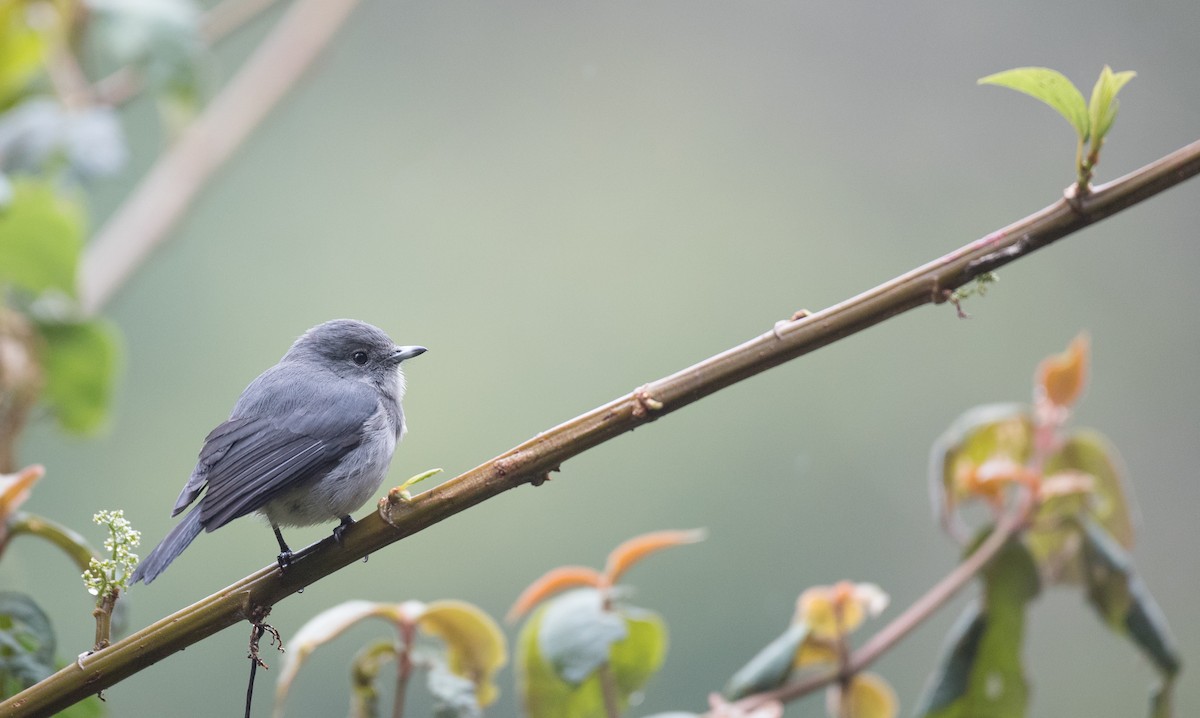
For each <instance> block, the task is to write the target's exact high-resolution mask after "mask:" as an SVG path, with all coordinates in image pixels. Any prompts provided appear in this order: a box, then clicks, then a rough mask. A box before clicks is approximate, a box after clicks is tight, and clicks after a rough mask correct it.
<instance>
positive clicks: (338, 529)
mask: <svg viewBox="0 0 1200 718" xmlns="http://www.w3.org/2000/svg"><path fill="white" fill-rule="evenodd" d="M353 525H354V519H352V518H350V517H349V516H343V517H342V522H341V523H340V524H338V525H337V526H334V527H333V540H334V541H337V542H338V546H341V545H342V538H343V537H344V536H345V535H346V530H347V529H349V528H350V527H351V526H353Z"/></svg>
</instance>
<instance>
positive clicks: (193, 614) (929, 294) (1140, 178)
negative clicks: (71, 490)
mask: <svg viewBox="0 0 1200 718" xmlns="http://www.w3.org/2000/svg"><path fill="white" fill-rule="evenodd" d="M310 1H313V0H310ZM315 1H316V2H331V1H332V0H315ZM1198 172H1200V141H1197V142H1194V143H1192V144H1190V145H1188V146H1186V147H1184V148H1182V149H1180V150H1177V151H1175V152H1173V153H1171V154H1170V155H1168V156H1167V157H1164V158H1162V159H1160V160H1158V161H1156V162H1154V163H1152V164H1150V165H1147V166H1146V167H1143V168H1142V169H1140V170H1138V171H1137V172H1134V173H1132V174H1130V175H1127V176H1126V177H1124V178H1122V179H1120V180H1116V181H1115V182H1111V183H1109V184H1107V185H1104V186H1102V187H1098V188H1096V189H1095V190H1094V191H1093V192H1092V193H1091V194H1089V195H1088V196H1087V197H1086V198H1084V199H1083V200H1082V201H1080V202H1079V204H1078V206H1074V207H1073V206H1069V205H1068V204H1067V202H1066V201H1065V200H1059V201H1058V202H1055V203H1054V204H1053V205H1051V206H1049V207H1047V208H1045V209H1043V210H1041V211H1040V212H1037V213H1036V214H1033V215H1030V216H1029V217H1026V218H1025V219H1023V220H1021V221H1019V222H1016V223H1014V224H1012V225H1010V226H1008V227H1006V228H1005V229H1003V230H1000V231H998V232H994V233H992V234H990V235H988V236H986V237H984V238H982V239H979V240H976V241H974V242H971V243H970V244H968V245H966V246H964V247H961V248H960V249H957V250H955V251H953V252H951V253H949V254H947V255H945V256H943V257H941V258H939V259H937V260H935V261H933V262H930V263H929V264H926V265H924V266H922V267H918V268H917V269H914V270H912V271H910V272H908V273H906V274H904V275H902V276H900V277H897V278H895V279H893V280H891V281H889V282H886V283H884V284H881V285H879V286H878V287H875V288H874V289H871V290H869V291H867V292H864V293H862V294H860V295H858V296H856V297H853V298H851V299H847V300H846V301H844V302H842V303H840V304H837V305H835V306H833V307H830V308H828V309H825V310H822V311H820V312H817V313H815V314H811V315H808V316H804V317H800V318H798V319H795V320H785V321H783V322H780V323H779V324H778V325H776V326H775V327H773V328H771V329H768V330H767V331H766V332H765V333H763V334H762V335H760V336H758V337H755V338H754V339H751V340H750V341H748V342H745V343H743V344H741V345H739V346H736V347H733V348H731V349H728V350H726V351H724V352H722V353H720V354H718V355H716V356H713V357H710V358H708V359H706V360H704V361H702V362H700V363H698V364H696V365H694V366H691V367H688V368H687V369H684V370H682V371H679V372H676V373H675V374H672V375H671V376H668V377H665V378H663V379H660V380H658V381H655V382H651V383H650V384H646V385H644V386H643V387H641V388H639V389H638V390H637V391H636V392H630V393H629V394H626V395H625V396H622V397H620V398H618V399H616V400H614V401H611V402H609V403H608V404H605V405H604V406H601V407H598V408H596V409H593V410H592V411H589V412H587V413H586V414H583V415H581V416H578V417H576V418H574V419H571V420H570V421H567V422H564V423H562V424H560V425H558V426H556V427H554V428H552V429H549V430H547V431H544V432H542V433H540V434H538V435H536V436H535V437H533V438H532V439H530V440H528V441H526V442H525V443H523V444H521V445H520V446H517V447H516V448H514V449H511V450H509V451H508V452H506V453H504V454H502V455H501V456H498V457H496V458H495V459H492V460H491V461H488V462H486V463H484V464H481V465H480V466H478V467H476V468H474V469H471V470H470V471H467V472H466V473H464V474H461V475H459V476H457V477H455V478H453V479H450V480H449V481H447V482H445V483H444V484H441V485H440V486H436V487H434V488H432V489H430V490H429V491H426V492H424V493H422V494H419V495H417V496H415V497H413V498H412V499H405V498H404V497H403V495H402V492H400V491H393V492H389V494H388V497H387V498H386V499H384V500H383V501H381V502H380V504H381V505H380V508H379V511H376V512H372V513H371V514H369V515H367V516H364V517H363V518H361V519H360V520H359V521H357V522H355V523H354V525H353V526H351V527H350V528H349V529H348V530H347V531H346V533H345V534H344V535H343V536H342V541H341V543H340V544H339V543H338V542H337V541H335V540H334V539H333V538H332V537H330V538H327V539H325V540H324V541H321V542H320V543H319V544H316V545H315V546H314V547H312V548H311V550H306V551H305V552H304V557H303V558H302V559H301V560H299V561H297V562H296V563H294V564H292V566H291V567H290V568H289V569H288V571H287V572H286V573H281V572H280V570H279V568H278V566H276V565H275V564H271V565H269V566H267V567H265V568H262V569H260V570H259V571H257V572H255V573H253V574H251V575H249V576H247V577H246V578H243V579H242V580H240V581H238V582H237V583H234V584H233V585H232V586H229V587H227V588H225V589H222V590H221V591H219V592H217V593H216V594H214V595H212V596H210V597H208V598H206V599H204V600H202V601H199V602H197V603H196V604H194V605H192V606H189V607H187V608H185V609H183V610H181V611H179V612H177V613H175V614H173V615H171V616H168V617H166V618H163V619H160V620H159V621H157V622H155V623H153V624H151V625H150V626H147V627H146V628H143V629H142V630H140V631H138V632H136V633H134V634H133V635H131V636H129V637H127V638H125V639H123V640H121V641H118V642H117V643H114V644H113V645H112V646H109V648H108V649H107V650H105V651H103V652H102V653H100V654H97V656H96V657H95V658H93V660H92V661H90V662H89V665H88V667H87V669H86V670H82V671H81V670H78V669H77V667H76V666H74V665H72V666H68V667H67V668H66V669H64V670H61V671H59V672H58V673H55V674H54V675H52V676H50V677H49V678H47V679H46V680H44V681H42V682H40V683H38V684H36V685H34V686H31V687H30V688H28V689H26V690H25V691H23V692H21V693H20V694H18V695H16V696H13V697H11V698H9V699H8V700H6V701H5V702H3V703H0V715H4V716H12V718H21V717H24V716H46V715H52V714H53V713H54V712H56V711H59V710H62V709H63V708H66V707H67V706H69V705H71V704H73V703H75V702H76V701H79V700H81V699H83V698H85V697H87V696H88V695H90V694H92V693H95V692H96V691H98V690H101V689H103V688H106V687H108V686H111V685H113V684H115V683H118V682H120V681H122V680H124V679H125V678H127V677H129V676H130V675H133V674H134V673H136V672H138V671H140V670H142V669H143V668H146V667H147V666H150V665H153V664H154V663H156V662H158V661H160V660H162V659H163V658H166V657H167V656H169V655H171V654H172V653H175V652H176V651H181V650H183V649H184V648H186V647H187V646H190V645H192V644H194V643H197V642H198V641H201V640H204V639H205V638H207V637H208V636H210V635H212V634H214V633H216V632H217V631H220V630H222V629H224V628H227V627H228V626H231V625H233V624H234V623H237V622H238V621H241V620H243V619H244V618H245V617H246V616H248V615H250V611H251V608H252V607H253V606H258V605H274V604H276V603H278V602H279V601H280V600H282V599H284V598H286V597H287V596H290V595H291V594H294V593H296V592H297V591H299V590H300V589H302V588H304V587H305V586H309V585H312V584H313V583H315V582H316V581H319V580H321V579H322V578H324V577H326V576H328V575H329V574H331V573H333V572H334V571H337V570H338V569H341V568H343V567H345V566H348V565H350V564H351V563H354V562H356V561H358V560H359V559H361V558H363V557H364V556H367V555H369V554H372V553H375V552H378V551H380V550H381V549H383V548H384V547H385V546H388V545H389V544H392V543H395V542H396V541H399V540H400V539H402V538H405V537H407V536H410V535H412V534H414V533H417V532H418V531H421V530H423V529H425V528H428V527H429V526H432V525H433V524H435V523H438V522H440V521H442V520H444V519H446V518H449V517H450V516H453V515H455V514H457V513H459V512H461V511H464V510H466V509H468V508H470V507H472V506H474V505H476V504H478V503H481V502H483V501H486V500H488V499H490V498H492V497H494V496H497V495H499V494H501V493H504V492H505V491H508V490H510V489H513V488H516V487H517V486H520V485H522V484H526V483H533V482H537V481H541V480H542V479H543V478H544V477H545V475H546V472H548V471H552V470H555V469H557V468H558V467H559V466H560V465H561V464H562V463H563V462H565V461H566V460H567V459H569V458H571V457H574V456H577V455H579V454H581V453H583V452H585V451H587V450H588V449H590V448H592V447H595V446H597V445H599V444H602V443H604V442H606V441H608V440H610V439H613V438H615V437H617V436H620V435H621V434H624V433H625V432H627V431H632V430H633V429H635V428H637V427H639V426H642V425H643V424H645V423H647V422H650V421H653V420H654V419H656V418H659V417H662V416H666V415H667V414H669V413H671V412H674V411H677V410H679V409H681V408H683V407H685V406H687V405H688V404H691V403H692V402H694V401H698V400H700V399H702V398H704V397H705V396H708V395H709V394H713V393H715V392H717V391H719V390H720V389H723V388H725V387H727V386H729V385H731V384H734V383H737V382H739V381H741V380H743V379H746V378H748V377H751V376H754V375H756V374H759V373H761V372H764V371H766V370H767V369H770V368H771V367H774V366H777V365H779V364H782V363H784V362H786V361H789V360H791V359H794V358H796V357H798V356H801V355H804V354H807V353H809V352H811V351H814V350H816V349H819V348H821V347H823V346H825V345H827V344H830V343H833V342H835V341H837V340H839V339H842V338H844V337H847V336H850V335H852V334H855V333H857V332H860V331H862V330H863V329H866V328H867V327H870V326H873V325H875V324H878V323H880V322H883V321H884V320H887V319H889V318H891V317H894V316H896V315H898V314H900V313H902V312H904V311H906V310H908V309H912V308H914V307H917V306H921V305H923V304H929V303H939V302H942V301H944V300H945V296H944V294H943V291H944V290H947V289H949V290H951V291H953V290H954V289H957V288H958V287H960V286H962V285H963V284H965V283H966V282H969V281H971V280H972V279H974V278H975V277H976V276H977V274H975V273H972V271H971V269H970V265H971V263H972V262H974V261H975V260H977V259H979V258H980V257H984V256H987V255H991V254H993V253H996V252H1002V251H1004V250H1005V249H1006V248H1007V247H1010V246H1013V245H1015V244H1017V243H1018V242H1021V243H1022V244H1021V246H1022V247H1023V250H1022V251H1020V252H1018V253H1015V254H1013V255H1012V256H1006V257H1005V262H1008V261H1013V260H1015V259H1018V258H1020V257H1023V256H1025V255H1027V254H1028V253H1029V252H1032V251H1034V250H1036V249H1038V248H1040V247H1044V246H1046V245H1047V244H1049V243H1051V242H1053V241H1055V240H1057V239H1060V238H1062V237H1064V236H1066V235H1068V234H1070V233H1072V232H1075V231H1078V230H1079V229H1081V228H1083V227H1085V226H1087V225H1089V224H1091V223H1092V222H1095V221H1098V220H1100V219H1103V218H1104V217H1107V216H1109V215H1112V214H1114V213H1116V212H1118V211H1120V210H1122V209H1124V208H1126V207H1129V206H1131V205H1133V204H1136V203H1137V202H1139V201H1141V200H1143V199H1146V198H1147V197H1150V196H1152V195H1154V194H1157V193H1159V192H1162V191H1164V190H1166V189H1167V188H1169V187H1172V186H1174V185H1176V184H1179V183H1180V182H1183V181H1184V180H1186V179H1188V178H1189V177H1192V176H1194V175H1196V174H1197V173H1198ZM993 268H994V267H993ZM997 540H999V539H997ZM989 547H990V545H989ZM985 555H986V554H985ZM980 560H982V559H980ZM967 566H968V567H970V566H971V564H970V563H968V564H967ZM962 570H963V571H969V570H971V569H970V568H966V569H962ZM943 590H944V589H943ZM886 630H888V629H885V631H886ZM893 630H895V631H898V632H899V633H898V635H897V639H896V640H898V637H899V636H902V635H903V633H904V632H907V630H911V629H905V630H904V631H900V629H899V628H896V629H893ZM880 640H882V639H880ZM889 640H893V639H889ZM878 650H879V648H878V645H877V644H871V643H869V644H868V645H867V646H864V647H863V649H861V650H860V651H859V653H858V654H856V659H855V661H854V662H852V666H853V667H861V666H863V665H866V664H867V663H869V662H870V661H871V660H874V657H873V656H874V655H877V654H875V653H874V652H875V651H878ZM834 678H835V679H836V676H835V677H834Z"/></svg>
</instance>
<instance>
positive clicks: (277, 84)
mask: <svg viewBox="0 0 1200 718" xmlns="http://www.w3.org/2000/svg"><path fill="white" fill-rule="evenodd" d="M357 2H358V0H296V2H295V3H294V4H293V5H292V6H291V7H290V8H288V11H287V14H285V15H284V16H283V18H282V19H280V21H279V24H278V25H276V27H275V29H274V30H272V31H271V34H270V35H268V36H267V38H266V39H265V40H264V41H263V43H262V44H261V45H260V46H259V47H258V49H257V50H255V52H254V54H253V55H251V56H250V58H249V59H248V60H246V64H245V65H244V66H243V67H242V69H241V70H240V71H239V72H238V73H237V75H235V76H234V78H233V79H232V80H230V81H229V84H227V85H226V86H225V88H224V89H222V90H221V92H220V94H218V95H217V96H216V97H215V98H213V101H212V102H211V103H209V104H208V106H207V107H205V109H204V111H203V112H202V113H201V114H200V116H199V117H197V118H196V120H195V121H194V122H193V123H192V124H191V125H189V126H188V128H187V130H186V131H184V133H183V135H182V136H181V137H180V138H179V140H178V142H176V143H175V145H174V146H173V147H171V148H170V149H169V150H167V152H166V153H165V154H163V156H162V157H161V158H160V159H159V160H158V162H157V163H155V165H154V166H153V167H151V168H150V171H149V172H147V173H146V176H145V177H143V178H142V181H141V183H140V184H139V185H138V186H137V187H136V188H135V189H134V190H133V192H132V194H130V196H129V198H128V199H127V200H125V202H124V203H123V204H122V205H121V206H120V207H119V208H118V209H117V211H116V213H114V214H113V216H112V217H110V218H109V220H108V222H107V223H106V224H105V225H104V226H103V227H101V228H100V230H99V231H98V232H97V233H96V236H95V237H93V239H92V241H91V243H90V244H89V245H88V247H87V250H86V252H85V253H84V256H83V263H82V266H81V267H80V273H79V284H80V287H79V301H80V303H81V304H82V305H83V310H84V312H85V313H87V314H95V313H96V312H97V311H98V310H99V309H100V307H101V306H103V305H104V304H105V302H107V301H108V300H109V299H110V298H111V297H112V295H113V294H114V293H115V292H116V290H117V289H118V288H119V287H120V286H121V285H122V284H123V283H124V282H125V280H126V279H127V278H128V277H129V275H130V274H132V273H133V270H134V269H136V268H137V266H138V265H139V264H141V262H142V261H143V260H144V259H145V258H146V256H147V255H148V254H149V253H150V252H151V251H152V250H153V249H154V247H155V246H156V245H157V244H158V243H159V242H161V241H162V240H163V239H164V238H165V237H166V234H167V232H168V231H170V229H171V228H172V227H173V226H174V225H175V223H176V222H178V221H179V220H180V219H181V218H182V217H183V213H184V212H185V211H186V210H187V208H188V206H189V205H190V204H191V203H192V201H193V200H194V199H195V197H196V195H197V194H199V193H200V190H201V189H202V188H203V187H204V185H205V183H206V182H207V181H208V180H209V178H210V177H211V176H212V175H213V173H215V172H216V171H217V170H218V169H220V167H221V166H222V165H223V164H225V162H226V161H228V160H229V158H230V157H232V156H233V153H234V152H235V151H237V149H238V147H239V146H241V144H242V142H244V141H245V140H246V138H247V137H248V136H249V135H250V133H251V132H252V131H253V130H254V128H255V127H257V126H258V124H259V123H260V122H262V120H263V118H265V117H266V115H267V113H268V112H270V110H271V109H272V108H273V107H274V106H275V105H276V104H278V103H279V101H280V100H281V99H283V96H284V95H285V94H286V93H287V91H288V90H289V89H290V88H291V87H292V86H293V85H295V84H296V81H297V80H299V79H300V76H301V75H302V74H303V73H304V71H305V70H306V69H307V68H308V66H309V65H310V64H311V63H312V61H313V60H314V59H315V58H316V56H317V54H318V53H320V51H321V50H322V49H323V48H324V47H325V46H326V45H327V44H328V43H329V41H330V40H331V39H332V38H333V35H334V33H335V32H336V31H337V29H338V28H339V27H341V25H342V22H343V21H345V19H346V18H347V17H348V16H349V14H350V11H351V10H353V9H354V6H355V5H356V4H357Z"/></svg>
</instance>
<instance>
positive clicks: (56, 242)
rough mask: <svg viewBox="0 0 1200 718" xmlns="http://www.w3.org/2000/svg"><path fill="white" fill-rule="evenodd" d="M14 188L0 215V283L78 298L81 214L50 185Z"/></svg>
mask: <svg viewBox="0 0 1200 718" xmlns="http://www.w3.org/2000/svg"><path fill="white" fill-rule="evenodd" d="M12 187H13V196H12V201H11V202H9V204H8V207H7V208H6V209H4V210H3V211H0V284H12V285H14V286H17V287H20V288H21V289H25V290H27V291H29V292H31V293H34V294H38V293H41V292H43V291H45V290H47V289H57V290H59V291H61V292H64V293H66V294H68V295H72V296H74V294H75V270H76V267H77V265H78V262H79V251H80V249H81V248H82V247H83V211H82V210H81V209H80V207H79V206H78V205H77V204H75V203H74V202H70V201H67V200H65V199H63V198H62V197H60V196H59V195H58V194H57V193H56V192H55V189H54V188H53V187H52V186H51V185H50V184H48V183H46V182H40V181H36V180H31V179H19V180H14V181H13V183H12Z"/></svg>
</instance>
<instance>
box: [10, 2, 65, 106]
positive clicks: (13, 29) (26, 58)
mask: <svg viewBox="0 0 1200 718" xmlns="http://www.w3.org/2000/svg"><path fill="white" fill-rule="evenodd" d="M28 9H29V8H28V4H27V3H24V2H12V1H11V0H5V1H4V2H0V109H3V108H6V107H8V106H9V105H10V104H12V102H13V100H14V99H16V97H17V96H18V95H19V94H20V92H21V91H22V90H23V89H24V88H25V86H26V85H27V84H28V83H29V81H30V79H31V78H32V77H33V75H34V74H35V73H36V72H37V71H38V70H39V69H41V66H42V63H43V62H44V61H45V59H46V53H47V50H48V47H49V44H50V39H51V34H52V33H51V32H50V31H49V29H46V30H43V31H41V32H39V31H38V30H36V29H34V28H32V27H30V24H29V20H28ZM56 29H57V28H56Z"/></svg>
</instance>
